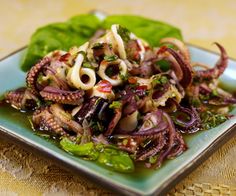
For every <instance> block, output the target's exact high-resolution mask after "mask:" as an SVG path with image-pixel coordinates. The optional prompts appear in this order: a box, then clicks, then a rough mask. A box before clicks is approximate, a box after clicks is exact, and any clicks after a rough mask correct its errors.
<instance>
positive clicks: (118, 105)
mask: <svg viewBox="0 0 236 196" xmlns="http://www.w3.org/2000/svg"><path fill="white" fill-rule="evenodd" d="M121 106H122V103H121V102H120V101H113V102H112V103H111V104H110V105H109V108H111V109H119V108H121Z"/></svg>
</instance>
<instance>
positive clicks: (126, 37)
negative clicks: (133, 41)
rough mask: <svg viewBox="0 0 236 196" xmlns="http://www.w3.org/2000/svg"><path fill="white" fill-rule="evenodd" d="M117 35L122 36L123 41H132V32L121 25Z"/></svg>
mask: <svg viewBox="0 0 236 196" xmlns="http://www.w3.org/2000/svg"><path fill="white" fill-rule="evenodd" d="M117 33H118V34H119V35H120V36H121V38H122V40H123V41H124V42H126V43H127V42H128V41H129V40H130V31H129V30H128V29H127V28H125V27H122V26H120V25H119V28H118V29H117Z"/></svg>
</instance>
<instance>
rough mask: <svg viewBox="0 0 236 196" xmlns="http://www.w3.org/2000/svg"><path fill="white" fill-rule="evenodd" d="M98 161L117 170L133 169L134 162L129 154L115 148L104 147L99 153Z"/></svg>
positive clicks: (127, 171) (129, 170) (131, 170)
mask: <svg viewBox="0 0 236 196" xmlns="http://www.w3.org/2000/svg"><path fill="white" fill-rule="evenodd" d="M98 163H99V164H101V165H103V166H105V167H107V168H109V169H111V170H114V171H118V172H124V173H129V172H133V171H134V163H133V161H132V159H131V158H130V156H129V154H128V153H126V152H123V151H121V150H118V149H115V148H105V149H104V150H103V152H101V153H100V154H99V157H98Z"/></svg>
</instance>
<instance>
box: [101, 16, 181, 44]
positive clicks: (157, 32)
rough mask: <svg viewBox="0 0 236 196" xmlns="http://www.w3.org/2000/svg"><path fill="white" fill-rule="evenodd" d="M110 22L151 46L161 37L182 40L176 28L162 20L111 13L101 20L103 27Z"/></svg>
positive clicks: (108, 26) (157, 42)
mask: <svg viewBox="0 0 236 196" xmlns="http://www.w3.org/2000/svg"><path fill="white" fill-rule="evenodd" d="M112 24H120V25H121V26H123V27H125V28H127V29H128V30H129V31H130V32H133V33H134V34H135V35H137V36H138V37H141V38H143V39H144V40H146V41H147V42H148V43H149V44H150V45H151V46H158V45H159V41H160V39H162V38H163V37H175V38H178V39H181V40H182V35H181V32H180V30H179V29H178V28H176V27H173V26H171V25H169V24H166V23H164V22H160V21H156V20H151V19H148V18H144V17H141V16H134V15H111V16H108V17H107V18H106V19H105V20H104V21H103V24H102V26H103V28H110V26H111V25H112Z"/></svg>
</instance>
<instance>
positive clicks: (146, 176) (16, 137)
mask: <svg viewBox="0 0 236 196" xmlns="http://www.w3.org/2000/svg"><path fill="white" fill-rule="evenodd" d="M189 48H190V51H191V55H192V60H193V61H200V62H203V63H206V64H209V65H214V64H215V62H216V61H217V60H218V58H219V56H218V55H217V54H215V53H212V52H209V51H206V50H203V49H200V48H197V47H194V46H189ZM24 51H25V49H21V50H19V51H18V52H16V53H14V54H12V55H9V56H8V57H6V58H4V59H3V60H2V61H1V62H0V94H3V93H4V92H6V91H7V90H10V89H15V88H17V87H20V86H24V85H25V73H24V72H22V71H21V70H20V68H19V64H20V60H21V57H22V54H23V53H24ZM221 80H222V81H223V83H224V87H225V88H227V89H229V90H232V89H233V88H234V89H236V62H235V61H234V60H230V62H229V67H228V68H227V70H226V71H225V73H224V75H223V76H222V77H221ZM232 113H233V114H236V109H235V110H233V112H232ZM235 123H236V117H233V118H231V119H230V120H228V121H226V122H225V123H223V124H221V125H220V126H218V127H216V128H214V129H211V130H208V131H202V132H199V133H196V134H194V135H191V136H187V137H185V140H186V141H187V145H188V147H189V149H188V150H187V151H186V152H184V153H183V154H182V155H181V156H179V157H177V158H175V159H173V160H170V161H166V162H165V163H164V164H163V165H162V167H161V168H160V169H157V170H148V169H143V168H142V167H141V166H138V167H137V170H136V171H135V172H134V173H132V174H121V173H116V172H112V171H110V170H107V169H105V168H103V167H100V166H99V165H97V164H95V163H94V162H90V161H85V160H83V159H81V158H78V157H75V156H72V155H70V154H68V153H66V152H65V151H63V150H62V149H60V148H59V147H58V146H57V145H56V144H55V143H53V142H51V141H49V140H46V139H45V138H42V137H40V136H38V135H36V134H35V133H34V132H33V131H32V130H31V128H30V125H29V122H28V119H27V116H26V115H25V114H21V113H19V112H16V111H15V110H14V109H9V108H6V107H3V106H0V129H1V131H0V135H2V136H5V137H7V138H10V139H11V141H14V142H15V143H19V144H23V146H25V147H26V149H28V150H34V151H35V153H40V154H44V155H46V156H47V157H49V158H51V159H53V160H54V161H55V163H57V164H58V165H59V166H61V167H64V168H66V169H69V170H72V171H74V172H77V173H78V175H85V176H86V177H88V178H90V179H92V180H93V181H95V183H96V184H99V185H101V186H104V187H106V188H108V187H109V188H110V189H111V190H112V191H114V192H119V193H122V194H126V195H154V194H155V195H156V194H157V195H162V194H164V193H167V192H168V191H169V190H170V189H171V187H173V186H174V185H175V184H176V183H178V182H180V181H181V179H182V178H183V177H185V176H186V175H188V174H189V173H190V172H191V171H192V170H193V169H194V168H195V167H196V166H198V165H199V164H200V163H202V161H203V160H205V159H207V158H208V157H209V155H210V154H212V152H213V151H214V150H216V149H217V148H218V147H219V146H220V145H221V144H223V143H224V142H226V141H227V140H229V138H230V137H232V135H233V133H234V132H236V130H234V127H235Z"/></svg>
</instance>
